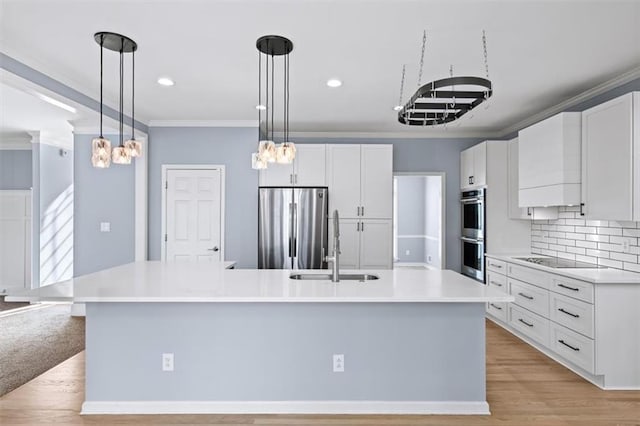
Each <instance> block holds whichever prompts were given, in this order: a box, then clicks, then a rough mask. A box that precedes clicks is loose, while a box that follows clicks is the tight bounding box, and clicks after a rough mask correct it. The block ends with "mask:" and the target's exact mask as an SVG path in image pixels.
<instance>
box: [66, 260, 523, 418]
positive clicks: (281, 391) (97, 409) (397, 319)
mask: <svg viewBox="0 0 640 426" xmlns="http://www.w3.org/2000/svg"><path fill="white" fill-rule="evenodd" d="M162 268H163V269H164V271H163V272H164V273H162V274H160V275H161V276H162V277H163V278H159V276H158V277H157V278H158V280H160V281H158V280H155V286H152V288H153V290H149V291H148V292H146V293H145V291H144V285H143V284H140V282H137V283H134V282H131V283H129V284H128V287H127V283H126V280H125V279H115V280H114V281H111V282H112V285H111V286H108V285H107V281H109V280H108V278H109V274H106V275H103V276H102V277H96V276H94V277H92V276H87V277H83V278H76V279H75V280H76V288H75V291H74V294H75V296H74V298H75V299H76V300H78V301H82V302H86V303H87V321H86V388H85V389H86V395H85V402H84V404H83V407H82V413H83V414H167V413H184V414H186V413H215V414H218V413H224V414H239V413H310V414H315V413H318V414H327V413H331V414H338V413H339V414H356V413H362V414H365V413H366V414H489V406H488V404H487V402H486V392H485V322H484V321H485V320H484V314H485V302H487V301H493V300H495V301H509V300H508V299H510V296H507V295H505V294H504V293H500V292H496V291H495V290H492V289H489V288H488V287H486V286H484V285H481V284H478V283H476V282H475V281H472V280H469V279H467V278H465V277H462V276H461V275H459V274H456V273H454V272H451V271H417V272H400V271H375V273H377V274H379V275H380V280H378V281H377V282H375V281H372V282H366V283H358V282H355V283H354V282H341V283H337V284H334V283H330V282H320V281H306V282H303V281H294V280H289V279H288V272H287V271H243V270H235V271H234V270H231V271H224V270H221V271H216V272H215V273H213V274H212V276H210V277H209V278H208V280H209V281H210V282H209V283H208V285H209V289H208V290H206V291H205V290H203V289H202V288H201V287H200V286H199V285H198V284H195V285H190V286H188V290H182V291H178V290H176V288H178V287H171V285H169V284H167V282H165V281H170V280H171V279H170V277H171V271H170V270H167V269H166V268H168V267H167V266H162ZM123 270H124V271H126V268H125V269H123ZM121 272H122V271H121ZM139 272H140V271H139ZM147 272H149V271H147ZM252 274H256V275H259V276H260V278H259V279H256V280H255V281H251V282H249V281H247V280H248V279H249V278H250V276H251V275H252ZM134 275H135V274H134ZM143 276H144V277H145V278H147V279H151V281H154V280H153V279H152V278H153V277H154V273H144V274H138V278H140V277H143ZM96 278H98V279H96ZM89 279H92V281H91V280H89ZM184 279H185V277H184V276H183V277H182V280H181V281H183V282H185V281H184ZM87 280H89V281H90V282H89V281H87ZM211 281H213V282H214V283H213V284H212V282H211ZM232 282H234V283H235V284H234V285H232ZM243 282H244V283H245V284H243ZM113 283H116V284H113ZM216 283H217V284H216ZM275 283H278V284H275ZM447 283H448V284H447ZM114 285H115V286H116V287H118V286H120V289H119V290H118V289H117V288H116V289H114V288H113V286H114ZM127 288H128V289H127ZM171 288H173V291H171V290H170V289H171ZM176 299H178V300H176ZM167 353H170V354H173V355H174V370H173V371H163V364H162V354H167ZM336 354H342V355H344V372H333V356H334V355H336Z"/></svg>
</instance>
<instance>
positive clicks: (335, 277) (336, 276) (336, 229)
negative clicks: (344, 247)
mask: <svg viewBox="0 0 640 426" xmlns="http://www.w3.org/2000/svg"><path fill="white" fill-rule="evenodd" d="M332 254H333V256H325V258H324V261H325V262H331V281H332V282H334V283H337V282H339V281H340V219H339V217H338V210H334V211H333V253H332Z"/></svg>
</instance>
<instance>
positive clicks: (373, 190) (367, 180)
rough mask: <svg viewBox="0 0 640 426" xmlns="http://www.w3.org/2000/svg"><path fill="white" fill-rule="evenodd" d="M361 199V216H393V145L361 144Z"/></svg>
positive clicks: (384, 217)
mask: <svg viewBox="0 0 640 426" xmlns="http://www.w3.org/2000/svg"><path fill="white" fill-rule="evenodd" d="M329 198H331V194H329ZM360 201H361V207H360V216H361V217H365V218H379V219H389V218H391V216H392V213H393V146H392V145H361V146H360Z"/></svg>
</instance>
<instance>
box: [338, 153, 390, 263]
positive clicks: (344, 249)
mask: <svg viewBox="0 0 640 426" xmlns="http://www.w3.org/2000/svg"><path fill="white" fill-rule="evenodd" d="M327 183H328V186H329V216H330V217H331V215H332V213H333V211H334V210H338V213H339V214H340V244H341V258H340V267H341V268H344V269H365V268H366V269H391V267H392V261H393V259H392V256H393V223H392V214H393V146H392V145H355V144H352V145H346V144H345V145H327ZM329 235H330V236H331V235H333V224H332V222H331V221H329ZM332 245H333V240H332V238H331V237H330V238H329V250H332V249H333V247H332Z"/></svg>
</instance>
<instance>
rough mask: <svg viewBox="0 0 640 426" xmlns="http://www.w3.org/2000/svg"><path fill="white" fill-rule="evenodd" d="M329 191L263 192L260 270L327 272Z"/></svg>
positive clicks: (261, 191)
mask: <svg viewBox="0 0 640 426" xmlns="http://www.w3.org/2000/svg"><path fill="white" fill-rule="evenodd" d="M328 208H329V198H328V190H327V188H289V187H287V188H267V187H260V188H259V200H258V268H260V269H326V268H327V263H326V262H325V260H324V256H325V255H326V254H327V250H328V244H327V242H328V230H327V223H328V221H327V219H328Z"/></svg>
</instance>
